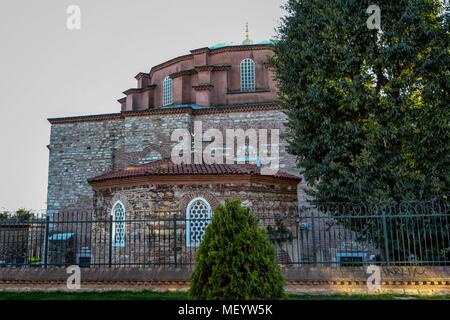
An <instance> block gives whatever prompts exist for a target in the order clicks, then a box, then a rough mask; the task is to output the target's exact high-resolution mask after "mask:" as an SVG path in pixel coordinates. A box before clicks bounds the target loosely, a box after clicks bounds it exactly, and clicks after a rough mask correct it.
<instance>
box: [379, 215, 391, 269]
mask: <svg viewBox="0 0 450 320" xmlns="http://www.w3.org/2000/svg"><path fill="white" fill-rule="evenodd" d="M381 215H382V223H383V237H384V255H385V256H386V263H387V264H389V262H390V258H389V242H388V234H387V223H386V212H385V210H384V208H382V209H381Z"/></svg>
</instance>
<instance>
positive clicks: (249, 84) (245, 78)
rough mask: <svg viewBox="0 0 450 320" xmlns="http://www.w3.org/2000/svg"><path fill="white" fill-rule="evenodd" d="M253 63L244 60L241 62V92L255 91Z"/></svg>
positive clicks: (250, 60)
mask: <svg viewBox="0 0 450 320" xmlns="http://www.w3.org/2000/svg"><path fill="white" fill-rule="evenodd" d="M255 90H256V80H255V62H254V61H253V60H252V59H248V58H247V59H244V60H242V62H241V91H246V92H248V91H255Z"/></svg>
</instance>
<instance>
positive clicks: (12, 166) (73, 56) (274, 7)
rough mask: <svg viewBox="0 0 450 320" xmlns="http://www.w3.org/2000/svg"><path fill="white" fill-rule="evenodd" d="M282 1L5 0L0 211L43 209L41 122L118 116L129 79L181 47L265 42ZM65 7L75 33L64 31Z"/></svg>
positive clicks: (0, 40) (0, 29)
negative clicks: (74, 11)
mask: <svg viewBox="0 0 450 320" xmlns="http://www.w3.org/2000/svg"><path fill="white" fill-rule="evenodd" d="M284 2H285V1H284V0H191V1H186V0H163V1H161V0H72V1H65V0H39V1H35V0H28V1H25V0H14V1H7V2H6V1H2V4H1V8H0V110H1V113H0V115H1V117H0V148H1V155H0V209H4V208H5V209H17V208H19V207H26V208H28V209H35V210H40V209H44V208H45V207H46V198H47V174H48V150H47V148H46V146H47V144H48V143H49V135H50V124H49V123H48V122H47V120H46V119H47V118H49V117H50V118H51V117H61V116H76V115H85V114H97V113H111V112H118V111H119V110H120V106H119V104H118V102H117V101H116V100H117V99H119V98H121V97H122V94H121V92H123V91H124V90H126V89H128V88H132V87H135V86H136V82H135V79H134V76H135V75H136V74H137V73H138V72H141V71H142V72H148V71H149V70H150V68H151V67H152V66H154V65H157V64H159V63H161V62H164V61H166V60H169V59H172V58H174V57H176V56H179V55H183V54H187V53H189V50H191V49H196V48H200V47H205V46H211V45H213V44H215V43H220V42H233V43H235V44H239V43H240V42H241V41H242V40H243V39H244V29H245V23H246V22H248V23H249V25H250V36H251V38H252V39H253V40H254V41H262V40H268V39H270V38H271V37H273V35H274V34H275V32H274V30H275V27H276V26H277V25H278V21H279V18H280V17H281V16H282V15H283V10H282V9H281V6H282V4H283V3H284ZM70 5H78V6H79V7H80V9H81V29H80V30H72V31H70V30H68V29H67V26H66V25H67V19H68V17H69V14H67V13H66V10H67V8H68V7H69V6H70Z"/></svg>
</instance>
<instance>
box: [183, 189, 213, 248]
mask: <svg viewBox="0 0 450 320" xmlns="http://www.w3.org/2000/svg"><path fill="white" fill-rule="evenodd" d="M211 211H212V210H211V205H210V204H209V203H208V201H206V200H205V199H204V198H201V197H199V198H195V199H193V200H192V201H191V202H189V204H188V206H187V208H186V245H187V246H189V247H198V246H199V245H200V243H201V242H202V240H203V237H204V235H205V230H206V228H207V227H208V225H209V224H210V223H211Z"/></svg>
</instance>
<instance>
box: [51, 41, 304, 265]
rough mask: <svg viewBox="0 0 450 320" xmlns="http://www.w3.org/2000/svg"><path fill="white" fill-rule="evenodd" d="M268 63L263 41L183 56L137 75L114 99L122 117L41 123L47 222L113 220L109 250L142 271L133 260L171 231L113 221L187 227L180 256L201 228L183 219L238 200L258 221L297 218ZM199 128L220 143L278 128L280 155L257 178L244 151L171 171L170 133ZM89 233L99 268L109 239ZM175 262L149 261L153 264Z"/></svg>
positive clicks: (294, 179) (291, 164)
mask: <svg viewBox="0 0 450 320" xmlns="http://www.w3.org/2000/svg"><path fill="white" fill-rule="evenodd" d="M272 55H273V47H272V44H271V43H270V42H262V43H257V44H252V42H251V41H250V40H249V39H248V38H247V39H246V41H244V43H243V44H242V45H216V46H213V47H209V48H208V47H206V48H200V49H195V50H191V51H190V53H189V54H186V55H183V56H180V57H177V58H174V59H171V60H168V61H166V62H164V63H162V64H159V65H157V66H155V67H153V68H152V69H151V70H150V71H149V72H142V73H139V74H138V75H137V76H136V80H137V87H136V88H131V89H128V90H126V91H124V95H125V97H124V98H122V99H120V100H118V101H119V103H120V106H121V107H120V112H117V113H111V114H101V115H87V116H76V117H66V118H52V119H49V122H50V123H51V137H50V145H49V146H48V149H49V151H50V163H49V183H48V208H47V212H48V214H49V215H50V216H51V217H52V219H58V216H61V215H63V216H67V215H69V216H70V212H74V213H75V212H76V213H77V214H79V213H80V212H91V211H92V212H93V213H94V217H95V218H96V219H100V220H105V221H106V220H107V219H108V218H109V217H110V216H112V217H114V221H115V223H114V226H113V230H111V232H112V233H113V238H114V239H113V247H114V250H119V251H120V250H122V251H123V254H121V255H120V257H121V258H120V259H121V261H122V262H124V263H126V262H127V261H140V262H142V261H141V258H132V257H131V255H139V257H144V256H147V254H146V252H147V251H148V250H150V249H149V248H150V247H151V245H152V244H150V243H153V244H154V243H155V241H157V242H159V243H160V245H161V246H162V244H161V241H164V240H161V239H159V240H158V239H157V238H158V237H160V236H161V234H162V233H164V232H170V231H168V230H172V229H173V228H167V227H165V226H161V225H160V226H157V227H156V226H155V225H149V224H146V225H145V226H144V225H142V226H137V225H131V224H128V223H127V224H125V223H121V222H120V221H125V220H128V219H160V218H170V217H173V216H176V217H179V218H185V219H186V222H185V223H182V225H180V226H179V232H182V233H183V236H180V247H184V248H188V247H195V246H196V245H197V244H198V242H199V241H200V240H201V237H202V233H203V232H204V228H205V226H206V224H207V223H206V224H203V225H200V226H198V225H194V223H190V222H189V219H194V218H196V219H197V218H204V219H209V218H210V217H211V214H212V212H213V210H214V208H215V207H216V206H217V205H218V204H219V203H221V202H223V201H224V200H225V199H229V198H239V199H241V200H242V201H243V203H244V204H245V205H247V206H248V207H250V208H251V209H252V211H253V212H255V213H256V214H266V215H294V216H295V215H296V214H297V210H298V209H297V207H298V205H297V198H298V190H297V186H298V184H299V183H300V178H299V177H298V170H297V169H296V166H295V158H294V157H293V156H292V155H289V154H288V153H287V150H286V149H287V142H286V140H285V136H284V135H285V131H286V128H285V122H286V120H287V118H286V116H285V114H284V113H283V112H282V111H281V110H280V106H279V105H278V104H277V88H276V84H275V82H274V76H273V72H272V70H271V69H270V67H269V64H268V62H269V59H270V57H271V56H272ZM198 122H201V124H202V126H203V129H205V130H207V129H210V128H214V129H217V130H219V131H220V132H222V133H223V135H224V136H225V133H226V130H227V129H243V130H248V129H254V130H256V131H258V130H259V129H268V130H274V129H278V130H279V132H280V140H279V143H277V144H276V145H273V146H272V147H276V148H277V149H278V153H279V170H278V171H277V172H276V173H275V174H273V175H267V174H264V173H263V172H262V170H261V165H260V163H258V161H259V160H258V158H256V159H252V158H251V157H247V156H248V155H249V154H248V153H249V151H248V150H246V153H245V154H246V158H245V159H235V160H236V163H234V164H205V163H200V164H198V163H197V164H193V163H181V164H180V163H178V164H175V163H174V162H173V161H172V160H170V159H171V152H172V150H173V148H174V146H175V145H176V144H177V142H176V141H175V142H174V141H172V139H171V136H172V134H173V132H174V130H176V129H186V130H188V131H189V132H191V133H193V131H194V127H195V123H198ZM206 142H207V141H201V148H204V147H205V145H206ZM224 150H225V151H224V152H225V153H226V154H228V153H229V152H230V150H227V149H226V148H225V146H224ZM197 151H198V150H197ZM200 151H201V150H200ZM234 151H236V152H237V150H234ZM155 224H156V222H155ZM92 230H93V231H94V233H95V234H96V235H99V236H98V237H96V240H95V245H92V252H93V256H94V257H98V259H102V258H100V257H104V256H105V255H107V254H106V251H107V250H108V242H107V239H106V238H107V237H108V236H111V232H109V231H108V229H107V227H106V223H105V224H103V225H102V224H100V223H97V224H96V225H93V226H92ZM180 230H181V231H180ZM127 239H135V243H137V242H138V243H139V248H138V249H136V248H134V249H133V250H129V246H128V244H129V243H128V242H127ZM136 239H137V240H136ZM152 239H153V240H152ZM147 241H148V243H147ZM191 244H192V246H191ZM109 245H111V244H109ZM83 247H86V243H83ZM170 247H172V246H170ZM176 247H177V245H175V246H174V248H175V249H174V250H175V251H177V250H178V249H176ZM124 250H125V251H124ZM173 256H174V255H173V254H172V253H169V255H167V254H165V255H162V256H161V257H159V258H158V257H157V255H155V254H153V255H152V259H153V260H155V259H156V260H158V259H160V260H161V261H166V260H171V259H172V260H173ZM181 259H182V258H181ZM97 262H98V263H102V262H101V261H100V260H97ZM144 262H145V261H144Z"/></svg>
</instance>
